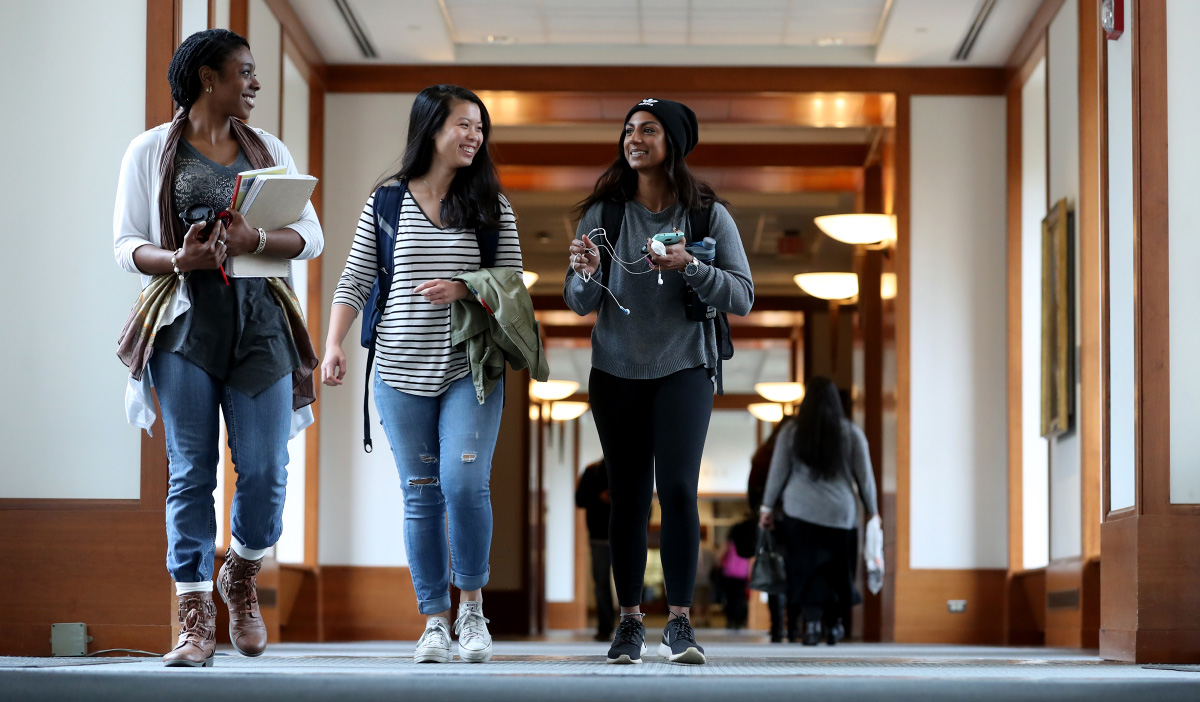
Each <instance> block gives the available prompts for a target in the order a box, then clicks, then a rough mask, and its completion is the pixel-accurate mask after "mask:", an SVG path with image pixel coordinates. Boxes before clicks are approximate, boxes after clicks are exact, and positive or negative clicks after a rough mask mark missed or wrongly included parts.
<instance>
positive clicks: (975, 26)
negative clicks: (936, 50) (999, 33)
mask: <svg viewBox="0 0 1200 702" xmlns="http://www.w3.org/2000/svg"><path fill="white" fill-rule="evenodd" d="M995 6H996V0H983V2H982V3H980V4H979V9H978V10H977V11H976V12H975V19H973V20H972V21H971V26H970V27H967V33H966V35H965V36H963V38H962V42H960V43H959V45H958V50H957V51H955V52H954V60H955V61H966V60H967V59H968V58H970V56H971V50H972V49H974V48H975V40H976V39H978V38H979V33H980V32H982V31H983V25H984V24H985V23H986V22H987V20H988V16H990V15H991V14H992V8H993V7H995Z"/></svg>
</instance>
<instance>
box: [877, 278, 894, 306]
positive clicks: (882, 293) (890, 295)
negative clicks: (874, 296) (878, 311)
mask: <svg viewBox="0 0 1200 702" xmlns="http://www.w3.org/2000/svg"><path fill="white" fill-rule="evenodd" d="M879 297H881V298H883V299H884V300H894V299H896V274H895V273H884V274H883V275H882V276H881V277H880V278H879Z"/></svg>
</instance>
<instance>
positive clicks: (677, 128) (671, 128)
mask: <svg viewBox="0 0 1200 702" xmlns="http://www.w3.org/2000/svg"><path fill="white" fill-rule="evenodd" d="M634 112H649V113H650V114H652V115H654V116H655V117H657V118H658V121H659V122H660V123H662V126H663V129H665V130H667V135H668V136H670V137H671V144H672V145H674V147H675V150H676V151H677V152H678V153H679V156H680V158H682V157H685V156H687V155H688V154H690V153H691V152H692V149H694V148H696V143H697V142H698V141H700V126H699V124H697V122H696V113H695V112H692V108H690V107H688V106H687V105H685V104H683V103H682V102H675V101H674V100H658V99H655V98H646V99H645V100H642V101H641V102H639V103H638V104H636V105H634V106H633V107H631V108H629V113H628V114H626V115H625V122H623V123H622V125H621V145H622V147H624V145H625V124H628V123H629V118H630V117H632V116H633V113H634ZM622 150H624V149H623V148H622Z"/></svg>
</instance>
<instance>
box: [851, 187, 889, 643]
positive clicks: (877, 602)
mask: <svg viewBox="0 0 1200 702" xmlns="http://www.w3.org/2000/svg"><path fill="white" fill-rule="evenodd" d="M883 191H884V182H883V166H882V164H879V163H876V164H875V165H872V166H868V167H867V168H866V169H865V173H864V191H863V212H865V213H869V214H882V213H884V204H883V203H884V196H883ZM883 254H884V252H883V251H879V250H866V251H863V252H861V255H860V256H859V257H858V268H859V270H858V315H857V319H858V324H859V330H858V335H859V336H860V338H862V347H863V378H862V383H863V385H862V392H863V427H862V428H863V433H864V434H866V437H867V446H868V448H869V450H870V455H871V468H872V470H873V471H874V474H875V485H876V491H877V497H881V493H882V491H883V296H882V282H881V281H882V276H883ZM879 501H880V503H882V499H880V500H879ZM880 510H881V513H882V504H880ZM882 606H883V599H882V598H881V597H880V596H879V595H872V594H871V593H870V592H868V591H864V592H863V640H864V641H881V640H882V633H883V632H882V626H883V619H882V614H883V607H882Z"/></svg>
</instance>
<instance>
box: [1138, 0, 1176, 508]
mask: <svg viewBox="0 0 1200 702" xmlns="http://www.w3.org/2000/svg"><path fill="white" fill-rule="evenodd" d="M1132 10H1133V12H1134V13H1135V14H1136V18H1135V19H1134V22H1133V80H1134V84H1133V101H1134V103H1135V107H1134V115H1133V137H1134V139H1133V173H1134V183H1133V222H1134V252H1135V253H1134V258H1135V261H1134V289H1135V291H1136V293H1135V299H1136V302H1135V306H1134V328H1135V333H1134V336H1135V339H1136V342H1135V343H1136V346H1135V350H1134V354H1135V357H1136V359H1135V368H1136V371H1135V372H1136V374H1137V375H1136V383H1137V384H1136V387H1135V390H1134V393H1135V402H1136V405H1137V413H1136V419H1135V430H1134V432H1135V440H1136V441H1137V447H1136V449H1135V454H1134V455H1135V457H1136V461H1137V467H1136V471H1137V486H1136V488H1135V489H1136V490H1137V494H1136V500H1137V505H1138V512H1139V514H1143V515H1145V514H1164V513H1167V512H1169V511H1170V510H1171V483H1170V480H1171V470H1170V466H1171V358H1170V334H1171V327H1170V285H1169V281H1170V265H1169V262H1168V251H1169V244H1170V232H1169V227H1170V221H1169V218H1168V196H1167V194H1168V188H1169V186H1170V183H1169V177H1168V172H1167V159H1168V151H1169V149H1168V139H1167V8H1166V0H1141V1H1140V2H1138V3H1136V4H1134V6H1133V8H1132Z"/></svg>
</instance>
